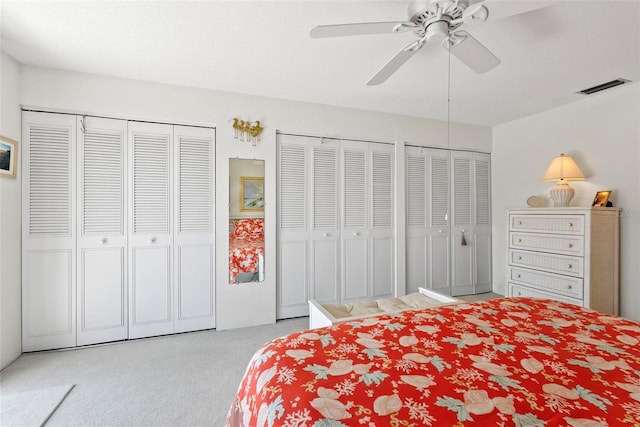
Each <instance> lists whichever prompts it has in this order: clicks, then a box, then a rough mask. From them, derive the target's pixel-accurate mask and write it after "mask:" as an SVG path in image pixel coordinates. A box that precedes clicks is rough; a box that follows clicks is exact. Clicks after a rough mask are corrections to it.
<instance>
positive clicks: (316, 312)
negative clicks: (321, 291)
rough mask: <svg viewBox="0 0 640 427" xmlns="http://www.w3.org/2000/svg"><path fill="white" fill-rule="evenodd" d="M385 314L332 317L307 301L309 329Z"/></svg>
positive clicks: (445, 299)
mask: <svg viewBox="0 0 640 427" xmlns="http://www.w3.org/2000/svg"><path fill="white" fill-rule="evenodd" d="M418 292H420V293H421V294H422V295H424V296H426V297H427V298H429V299H432V300H435V301H438V302H440V303H441V304H450V303H454V302H460V301H461V300H459V299H457V298H453V297H450V296H448V295H443V294H440V293H438V292H434V291H431V290H429V289H425V288H418ZM381 314H385V313H375V314H362V315H360V316H350V317H339V318H336V317H333V315H331V313H329V312H328V311H327V310H326V309H325V308H324V306H323V305H322V304H320V303H319V302H318V301H316V300H312V299H310V300H309V328H310V329H315V328H322V327H324V326H331V325H333V324H335V323H343V322H351V321H353V320H357V319H364V318H367V317H371V316H378V315H381Z"/></svg>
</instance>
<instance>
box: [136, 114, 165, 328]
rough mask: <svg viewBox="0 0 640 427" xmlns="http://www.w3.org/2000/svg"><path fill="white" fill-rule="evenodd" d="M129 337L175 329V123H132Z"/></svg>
mask: <svg viewBox="0 0 640 427" xmlns="http://www.w3.org/2000/svg"><path fill="white" fill-rule="evenodd" d="M128 144H129V156H128V157H129V159H128V160H129V168H128V176H129V194H128V205H129V227H128V232H129V240H128V241H129V338H141V337H147V336H153V335H161V334H168V333H171V332H173V310H172V304H171V302H172V280H171V279H172V268H171V266H172V260H173V253H172V249H173V247H172V244H173V241H172V240H173V235H172V219H173V218H172V216H173V206H172V200H173V197H172V196H173V195H172V192H173V189H172V185H171V183H172V179H173V176H172V168H171V164H172V154H173V153H172V150H173V126H171V125H163V124H157V123H141V122H129V139H128Z"/></svg>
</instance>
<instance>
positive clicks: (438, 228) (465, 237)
mask: <svg viewBox="0 0 640 427" xmlns="http://www.w3.org/2000/svg"><path fill="white" fill-rule="evenodd" d="M489 159H490V156H489V155H488V154H485V153H472V152H462V151H451V152H449V151H447V150H438V149H426V148H418V147H407V149H406V170H407V176H406V191H407V208H406V215H407V225H406V245H407V252H406V253H407V255H406V260H407V261H406V273H407V275H406V277H407V291H408V292H415V291H417V290H418V287H426V288H428V289H432V290H435V291H438V292H441V293H443V294H447V295H467V294H474V293H481V292H489V291H491V213H490V210H489V209H490V188H491V187H490V182H489V178H490V175H489V174H490V163H489Z"/></svg>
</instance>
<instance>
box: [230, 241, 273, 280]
mask: <svg viewBox="0 0 640 427" xmlns="http://www.w3.org/2000/svg"><path fill="white" fill-rule="evenodd" d="M260 256H262V257H264V242H263V241H253V240H242V239H238V240H229V276H230V281H231V282H235V280H236V276H237V275H238V274H239V273H253V272H256V271H258V260H259V258H260Z"/></svg>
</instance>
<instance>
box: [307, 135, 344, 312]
mask: <svg viewBox="0 0 640 427" xmlns="http://www.w3.org/2000/svg"><path fill="white" fill-rule="evenodd" d="M339 146H340V144H339V141H337V140H325V142H324V143H322V142H321V141H320V140H318V139H317V138H314V139H313V141H312V145H311V230H310V244H311V248H310V260H311V262H310V271H309V273H310V282H311V283H310V285H311V292H310V294H311V295H310V296H311V298H313V299H315V300H317V301H319V302H321V303H337V302H339V300H340V263H339V260H340V256H339V254H340V248H339V246H340V229H339V218H338V194H339V187H338V185H339V181H338V173H339V169H338V161H339V157H340V149H339Z"/></svg>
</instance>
